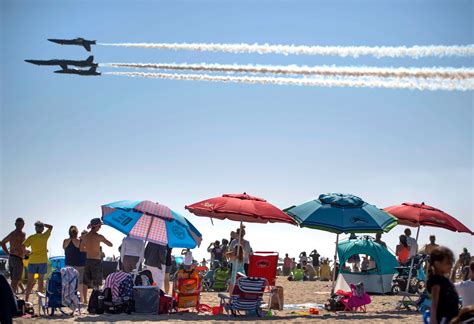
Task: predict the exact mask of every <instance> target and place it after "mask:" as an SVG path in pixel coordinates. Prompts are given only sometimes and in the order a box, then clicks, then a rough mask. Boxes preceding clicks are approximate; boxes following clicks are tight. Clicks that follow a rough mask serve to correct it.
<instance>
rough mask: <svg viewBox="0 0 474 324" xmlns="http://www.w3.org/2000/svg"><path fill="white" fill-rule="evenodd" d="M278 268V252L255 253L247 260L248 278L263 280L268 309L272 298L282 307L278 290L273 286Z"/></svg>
mask: <svg viewBox="0 0 474 324" xmlns="http://www.w3.org/2000/svg"><path fill="white" fill-rule="evenodd" d="M277 266H278V252H255V253H253V254H252V255H251V256H250V258H249V273H248V274H247V275H248V276H249V277H259V278H265V279H266V280H267V283H268V284H267V286H266V287H265V293H267V294H269V302H268V307H269V308H270V307H271V304H272V303H271V300H272V298H273V296H275V297H276V299H277V303H278V304H279V305H280V307H283V301H282V300H280V297H279V294H278V288H277V287H276V286H275V282H276V276H277Z"/></svg>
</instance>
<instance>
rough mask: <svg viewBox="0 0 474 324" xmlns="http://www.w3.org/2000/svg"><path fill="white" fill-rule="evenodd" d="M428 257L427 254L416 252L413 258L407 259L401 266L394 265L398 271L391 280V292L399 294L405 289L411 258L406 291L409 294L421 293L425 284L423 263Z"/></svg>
mask: <svg viewBox="0 0 474 324" xmlns="http://www.w3.org/2000/svg"><path fill="white" fill-rule="evenodd" d="M428 258H429V256H428V255H426V254H417V255H415V256H414V257H413V258H410V259H408V261H407V262H406V263H405V264H404V265H403V266H401V267H395V269H396V270H397V272H398V273H397V274H396V275H395V278H394V279H393V280H392V293H394V294H399V293H400V292H404V291H405V290H406V288H407V284H408V277H409V274H410V265H411V262H412V260H413V268H412V270H411V279H410V283H409V287H408V292H409V293H411V294H421V293H422V292H423V291H424V290H425V286H426V275H425V271H424V269H423V265H424V263H425V262H426V261H428Z"/></svg>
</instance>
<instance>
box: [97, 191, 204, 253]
mask: <svg viewBox="0 0 474 324" xmlns="http://www.w3.org/2000/svg"><path fill="white" fill-rule="evenodd" d="M102 220H103V222H104V223H105V224H106V225H109V226H111V227H113V228H115V229H117V230H119V231H120V232H122V233H124V234H126V235H128V236H130V237H133V238H136V239H139V240H143V241H150V242H153V243H156V244H160V245H168V246H169V247H171V248H195V247H196V246H199V245H200V244H201V241H202V235H201V233H199V231H198V230H197V229H196V227H194V226H193V225H192V224H191V223H190V222H189V220H187V219H186V218H185V217H183V216H182V215H180V214H178V213H177V212H175V211H172V210H171V209H169V208H168V207H167V206H165V205H162V204H158V203H155V202H151V201H147V200H144V201H135V200H122V201H117V202H113V203H110V204H106V205H103V206H102Z"/></svg>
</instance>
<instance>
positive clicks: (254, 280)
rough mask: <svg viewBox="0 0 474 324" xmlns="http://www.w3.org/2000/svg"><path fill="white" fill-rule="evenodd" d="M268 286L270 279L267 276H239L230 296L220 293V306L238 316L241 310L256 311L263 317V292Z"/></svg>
mask: <svg viewBox="0 0 474 324" xmlns="http://www.w3.org/2000/svg"><path fill="white" fill-rule="evenodd" d="M267 286H268V281H267V279H265V278H258V277H245V276H239V277H238V278H237V281H236V283H235V286H234V289H233V290H232V294H231V295H230V296H227V295H225V294H223V293H220V294H219V295H218V296H219V298H220V299H221V301H220V306H222V307H223V308H224V309H225V310H226V312H227V313H228V312H229V311H230V312H231V314H232V315H234V316H237V314H238V312H239V311H247V312H252V311H255V313H256V315H257V316H259V317H261V316H262V307H261V306H262V301H263V293H264V291H265V287H267Z"/></svg>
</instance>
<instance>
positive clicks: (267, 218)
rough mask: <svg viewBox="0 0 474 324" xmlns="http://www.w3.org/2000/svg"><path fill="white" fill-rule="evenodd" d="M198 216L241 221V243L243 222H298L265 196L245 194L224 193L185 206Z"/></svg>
mask: <svg viewBox="0 0 474 324" xmlns="http://www.w3.org/2000/svg"><path fill="white" fill-rule="evenodd" d="M185 208H186V209H187V210H189V211H190V212H191V213H193V214H195V215H197V216H204V217H210V218H211V221H212V218H217V219H229V220H233V221H237V222H240V231H239V233H240V235H239V243H240V241H241V240H242V228H243V222H249V223H286V224H292V225H296V222H295V221H294V220H293V219H292V218H291V217H289V216H288V215H287V214H285V213H284V212H283V211H281V210H280V209H279V208H277V207H275V206H273V205H272V204H270V203H269V202H268V201H266V200H265V199H263V198H258V197H254V196H250V195H248V194H247V193H245V192H244V193H243V194H224V195H222V196H221V197H215V198H210V199H206V200H203V201H200V202H197V203H194V204H192V205H188V206H185Z"/></svg>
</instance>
